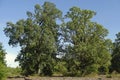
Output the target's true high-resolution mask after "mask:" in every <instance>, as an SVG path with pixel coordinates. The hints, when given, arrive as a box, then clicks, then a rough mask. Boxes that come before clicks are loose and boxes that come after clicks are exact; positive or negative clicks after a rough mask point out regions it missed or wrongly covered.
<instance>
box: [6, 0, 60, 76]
mask: <svg viewBox="0 0 120 80" xmlns="http://www.w3.org/2000/svg"><path fill="white" fill-rule="evenodd" d="M61 15H62V13H61V11H60V10H58V9H57V8H56V6H55V5H54V4H53V3H50V2H45V3H44V5H43V6H40V5H39V4H36V5H35V10H34V13H32V12H27V16H28V18H27V19H26V20H23V19H22V20H19V21H17V22H16V24H13V23H11V22H8V23H7V27H6V28H5V30H4V32H5V34H6V36H8V37H9V38H10V39H9V45H12V46H16V45H17V44H19V45H20V46H21V51H20V53H19V54H18V56H17V58H16V61H19V63H20V66H21V67H22V69H23V71H24V73H25V74H27V75H28V74H32V73H38V74H43V75H51V74H52V72H53V66H54V65H55V59H56V55H57V41H58V30H59V25H58V24H57V23H56V20H58V19H60V18H61ZM26 65H27V66H26Z"/></svg>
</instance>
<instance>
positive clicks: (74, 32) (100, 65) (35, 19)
mask: <svg viewBox="0 0 120 80" xmlns="http://www.w3.org/2000/svg"><path fill="white" fill-rule="evenodd" d="M95 14H96V13H95V12H94V11H91V10H82V9H80V8H78V7H72V8H70V9H69V11H68V12H67V14H66V15H65V16H64V17H62V12H61V11H60V10H59V9H57V8H56V6H55V4H53V3H50V2H45V3H44V4H43V5H42V6H40V5H39V4H36V5H35V8H34V12H29V11H28V12H27V19H21V20H18V21H17V22H16V23H15V24H14V23H12V22H8V23H7V27H6V28H5V29H4V32H5V35H6V36H7V37H9V45H12V46H14V47H16V46H17V45H19V46H20V47H21V51H20V52H19V54H18V56H17V58H16V61H19V63H20V66H21V68H22V71H23V73H24V74H25V75H30V74H39V75H47V76H51V75H52V74H53V73H55V72H61V73H63V74H65V73H66V74H67V75H72V76H76V75H79V76H84V75H87V74H91V73H103V74H105V73H107V72H108V67H109V66H110V64H111V63H110V60H111V55H110V52H111V51H110V50H111V46H112V42H111V40H110V39H107V38H106V36H107V34H108V30H107V29H105V28H104V27H103V26H102V25H100V24H98V23H97V22H92V21H91V19H92V18H93V16H94V15H95ZM60 21H61V24H60V23H59V22H60ZM61 54H62V55H61Z"/></svg>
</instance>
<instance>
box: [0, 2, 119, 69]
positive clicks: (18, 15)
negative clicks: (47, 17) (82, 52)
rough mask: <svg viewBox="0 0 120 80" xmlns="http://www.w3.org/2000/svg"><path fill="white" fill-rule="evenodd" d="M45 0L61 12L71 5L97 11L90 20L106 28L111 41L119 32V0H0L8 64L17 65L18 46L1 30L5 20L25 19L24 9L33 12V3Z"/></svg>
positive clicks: (1, 39)
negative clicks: (10, 43) (12, 44)
mask: <svg viewBox="0 0 120 80" xmlns="http://www.w3.org/2000/svg"><path fill="white" fill-rule="evenodd" d="M45 1H49V2H52V3H54V4H56V6H57V8H58V9H60V10H61V11H62V12H63V14H65V13H66V12H67V11H68V10H69V8H71V7H72V6H77V7H80V8H81V9H89V10H93V11H95V12H97V14H96V16H94V17H93V19H92V21H95V22H97V23H99V24H101V25H103V26H104V27H105V28H106V29H108V30H109V35H108V37H107V38H110V39H111V40H112V41H114V39H115V38H116V36H115V34H117V33H118V32H120V0H0V42H2V44H3V46H4V49H5V50H6V52H7V55H6V60H7V64H8V66H11V67H15V66H17V65H18V63H14V59H15V57H16V55H17V54H18V52H19V50H20V48H19V47H15V48H13V47H11V46H9V45H8V38H7V37H6V36H5V35H4V32H3V29H4V27H6V22H8V21H11V22H13V23H15V22H16V21H18V20H19V19H25V18H26V11H32V12H33V11H34V5H35V4H40V5H43V3H44V2H45Z"/></svg>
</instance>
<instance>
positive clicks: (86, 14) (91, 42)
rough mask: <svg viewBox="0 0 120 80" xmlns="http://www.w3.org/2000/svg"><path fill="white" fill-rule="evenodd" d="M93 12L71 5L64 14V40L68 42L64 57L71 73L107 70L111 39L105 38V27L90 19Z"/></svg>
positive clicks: (85, 73) (84, 73)
mask: <svg viewBox="0 0 120 80" xmlns="http://www.w3.org/2000/svg"><path fill="white" fill-rule="evenodd" d="M95 14H96V13H95V12H93V11H91V10H81V9H80V8H78V7H72V8H70V10H69V11H68V13H67V14H66V16H65V17H66V19H67V22H66V26H65V28H66V31H67V32H66V33H67V34H66V35H67V37H66V42H67V43H69V45H68V46H67V49H66V50H67V51H66V52H67V53H66V55H65V59H66V60H67V61H68V62H67V63H68V66H67V68H68V71H69V72H71V73H72V74H73V75H76V74H77V73H79V74H80V75H81V76H84V75H87V74H91V73H98V72H99V71H100V72H104V73H105V72H107V71H108V67H109V65H110V60H111V56H110V50H109V49H110V46H111V40H109V39H106V38H105V37H106V36H107V34H108V31H107V29H105V28H104V27H103V26H102V25H100V24H98V23H96V22H92V21H91V18H92V17H93V16H94V15H95ZM66 35H65V36H66ZM109 45H110V46H109ZM102 68H103V69H102ZM73 71H74V72H73Z"/></svg>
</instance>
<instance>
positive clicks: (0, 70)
mask: <svg viewBox="0 0 120 80" xmlns="http://www.w3.org/2000/svg"><path fill="white" fill-rule="evenodd" d="M6 77H7V70H6V66H5V65H4V64H3V63H1V62H0V80H6Z"/></svg>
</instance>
